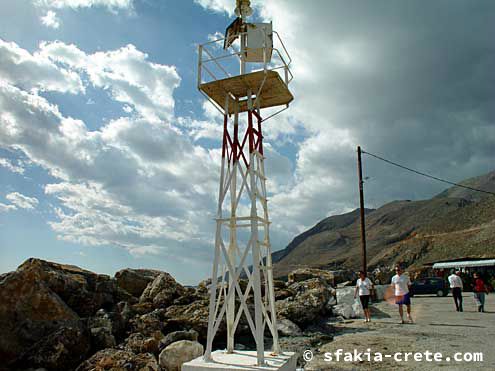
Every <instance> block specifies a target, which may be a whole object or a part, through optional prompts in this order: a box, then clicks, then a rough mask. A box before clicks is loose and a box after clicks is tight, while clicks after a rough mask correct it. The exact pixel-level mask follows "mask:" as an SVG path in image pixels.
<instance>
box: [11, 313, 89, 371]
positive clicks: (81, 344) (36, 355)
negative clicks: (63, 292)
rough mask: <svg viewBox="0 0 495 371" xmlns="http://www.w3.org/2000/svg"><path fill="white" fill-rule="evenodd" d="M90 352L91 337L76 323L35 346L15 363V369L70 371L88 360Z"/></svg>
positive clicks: (80, 324)
mask: <svg viewBox="0 0 495 371" xmlns="http://www.w3.org/2000/svg"><path fill="white" fill-rule="evenodd" d="M89 350H90V341H89V335H88V334H87V331H86V329H85V328H84V326H83V325H82V323H80V322H76V323H74V325H73V326H70V327H69V326H67V327H62V328H60V329H58V330H57V331H55V332H53V333H51V334H50V335H48V336H46V337H44V338H42V339H41V340H39V341H38V342H36V343H35V344H33V345H32V346H31V347H30V348H28V349H27V350H26V351H25V352H24V353H23V354H22V355H21V356H20V357H19V358H18V359H17V360H16V361H15V362H14V363H13V369H19V368H27V367H36V368H38V367H43V368H46V369H49V370H70V369H74V367H75V366H77V365H78V364H79V363H80V362H81V361H82V360H84V359H85V358H86V355H87V354H88V352H89Z"/></svg>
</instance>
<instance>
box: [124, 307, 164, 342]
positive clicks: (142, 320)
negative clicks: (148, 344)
mask: <svg viewBox="0 0 495 371" xmlns="http://www.w3.org/2000/svg"><path fill="white" fill-rule="evenodd" d="M164 319H165V310H164V309H155V310H154V311H153V312H150V313H146V314H143V315H141V316H139V315H138V316H136V317H135V318H134V319H132V320H131V321H130V322H131V329H132V331H133V332H140V333H142V334H143V335H146V336H151V334H153V333H154V332H156V331H160V332H161V331H162V330H163V327H164Z"/></svg>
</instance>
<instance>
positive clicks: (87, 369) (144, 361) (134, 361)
mask: <svg viewBox="0 0 495 371" xmlns="http://www.w3.org/2000/svg"><path fill="white" fill-rule="evenodd" d="M94 370H142V371H158V370H160V367H159V366H158V362H157V361H156V358H155V356H154V355H153V354H151V353H141V354H135V353H133V352H130V351H128V350H119V349H111V348H110V349H104V350H101V351H99V352H98V353H96V354H94V355H93V356H92V357H91V358H89V359H88V360H86V361H84V362H83V363H81V364H80V365H79V367H77V369H76V371H94Z"/></svg>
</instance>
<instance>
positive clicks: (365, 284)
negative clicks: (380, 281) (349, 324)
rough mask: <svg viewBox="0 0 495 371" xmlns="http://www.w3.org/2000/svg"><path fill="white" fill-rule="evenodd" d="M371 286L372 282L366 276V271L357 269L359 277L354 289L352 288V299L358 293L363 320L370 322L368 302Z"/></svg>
mask: <svg viewBox="0 0 495 371" xmlns="http://www.w3.org/2000/svg"><path fill="white" fill-rule="evenodd" d="M372 287H373V284H372V283H371V281H370V279H369V278H368V277H366V273H364V272H363V271H359V278H358V280H357V282H356V289H355V290H354V299H356V296H357V294H358V293H359V300H360V301H361V305H362V307H363V311H364V318H365V319H364V321H365V322H371V314H370V309H369V303H370V295H371V289H372Z"/></svg>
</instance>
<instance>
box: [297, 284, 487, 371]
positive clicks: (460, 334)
mask: <svg viewBox="0 0 495 371" xmlns="http://www.w3.org/2000/svg"><path fill="white" fill-rule="evenodd" d="M486 299H487V300H486V304H485V310H486V312H485V313H478V312H477V309H476V308H475V304H474V301H473V297H472V294H471V293H465V294H464V312H462V313H459V312H456V311H455V308H454V303H453V299H452V296H450V295H449V296H447V297H441V298H439V297H433V296H417V297H414V298H412V315H413V319H414V323H413V324H400V323H399V322H400V319H399V314H398V310H397V306H396V305H393V304H391V303H387V302H380V303H376V304H373V313H374V316H373V317H372V322H371V323H364V321H363V320H361V319H356V320H347V321H344V322H340V323H335V324H334V326H335V328H336V330H337V335H336V336H335V338H334V341H332V342H330V343H327V344H325V345H323V346H322V347H321V348H320V349H318V350H317V351H316V352H314V353H313V356H314V358H313V360H312V361H310V362H308V363H307V364H306V366H305V368H304V370H329V369H332V370H363V369H364V370H397V369H399V370H431V369H442V370H472V369H482V370H495V294H491V295H488V296H487V297H486ZM404 309H405V308H404ZM368 348H369V349H370V351H369V352H370V354H371V362H370V361H368V360H366V359H363V361H362V362H353V363H347V362H344V361H343V358H342V356H341V359H340V361H339V362H337V361H335V358H334V361H332V362H326V361H325V360H324V354H325V352H335V351H336V350H337V349H342V350H343V352H353V351H354V349H357V351H358V352H366V351H367V349H368ZM427 350H428V351H430V352H432V353H435V352H441V353H442V354H443V358H444V360H443V361H442V362H434V361H432V362H427V361H425V358H424V357H425V356H423V360H422V361H419V362H416V361H414V359H413V358H412V357H413V356H414V355H411V356H409V357H410V359H409V361H408V362H397V361H395V360H394V359H393V358H385V354H390V355H393V354H394V353H395V352H422V353H423V354H424V352H425V351H427ZM375 352H382V354H383V356H384V358H383V362H378V361H373V356H374V353H375ZM456 352H482V353H483V362H466V361H463V362H456V361H454V353H456ZM402 357H404V355H403V356H402ZM447 357H450V358H451V360H450V361H449V362H448V361H447V360H445V358H447ZM431 359H433V355H432V356H431Z"/></svg>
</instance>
